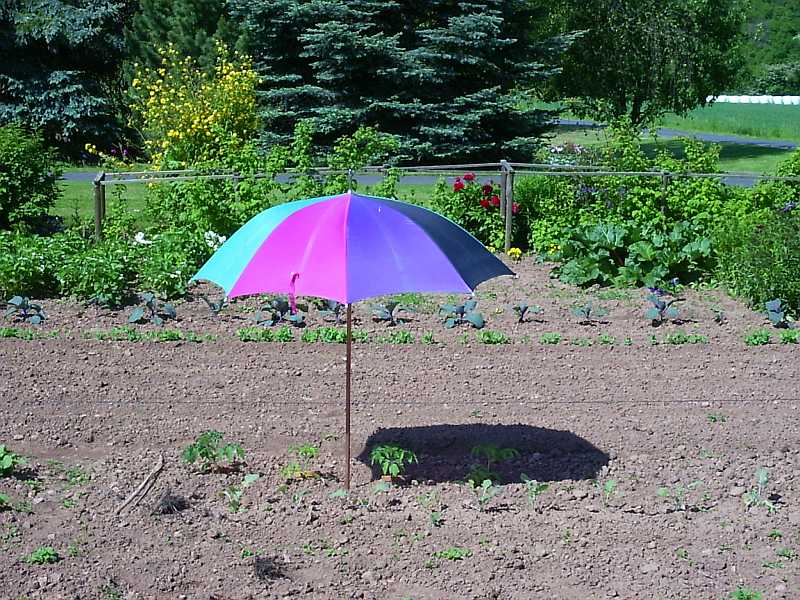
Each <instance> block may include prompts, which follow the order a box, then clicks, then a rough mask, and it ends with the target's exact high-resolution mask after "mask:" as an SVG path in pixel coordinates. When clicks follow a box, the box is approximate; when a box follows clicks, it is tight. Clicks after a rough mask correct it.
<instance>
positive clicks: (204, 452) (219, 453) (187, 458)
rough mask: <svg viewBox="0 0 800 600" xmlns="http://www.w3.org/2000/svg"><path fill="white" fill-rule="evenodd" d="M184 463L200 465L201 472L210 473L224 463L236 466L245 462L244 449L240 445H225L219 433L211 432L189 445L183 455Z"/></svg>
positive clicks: (200, 436) (203, 434)
mask: <svg viewBox="0 0 800 600" xmlns="http://www.w3.org/2000/svg"><path fill="white" fill-rule="evenodd" d="M181 458H183V461H184V462H185V463H188V464H190V465H193V464H194V463H196V462H199V463H200V470H201V471H202V472H208V471H210V470H212V469H218V468H219V466H220V463H222V461H227V462H228V463H229V464H230V465H232V466H233V465H235V464H236V462H237V461H239V460H244V449H243V448H242V446H241V445H240V444H237V443H232V442H231V443H227V444H223V435H222V434H221V433H220V432H219V431H214V430H209V431H204V432H203V433H201V434H200V435H199V436H198V437H197V440H196V441H195V442H194V443H193V444H189V445H188V446H186V448H185V449H184V450H183V454H182V455H181Z"/></svg>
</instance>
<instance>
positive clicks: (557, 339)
mask: <svg viewBox="0 0 800 600" xmlns="http://www.w3.org/2000/svg"><path fill="white" fill-rule="evenodd" d="M539 343H540V344H543V345H548V344H549V345H556V344H559V343H561V334H560V333H543V334H542V335H540V336H539Z"/></svg>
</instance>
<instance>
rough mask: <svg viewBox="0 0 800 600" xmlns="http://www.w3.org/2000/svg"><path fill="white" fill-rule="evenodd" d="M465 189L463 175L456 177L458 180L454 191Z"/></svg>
mask: <svg viewBox="0 0 800 600" xmlns="http://www.w3.org/2000/svg"><path fill="white" fill-rule="evenodd" d="M463 189H464V182H463V181H461V177H456V182H455V183H454V184H453V191H454V192H460V191H461V190H463Z"/></svg>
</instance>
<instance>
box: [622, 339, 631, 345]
mask: <svg viewBox="0 0 800 600" xmlns="http://www.w3.org/2000/svg"><path fill="white" fill-rule="evenodd" d="M622 345H623V346H633V340H632V339H631V338H629V337H626V338H625V339H624V340H622Z"/></svg>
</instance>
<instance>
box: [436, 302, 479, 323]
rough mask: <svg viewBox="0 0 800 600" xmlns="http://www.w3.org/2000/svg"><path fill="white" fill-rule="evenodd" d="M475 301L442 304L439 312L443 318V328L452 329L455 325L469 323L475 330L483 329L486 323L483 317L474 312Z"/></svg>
mask: <svg viewBox="0 0 800 600" xmlns="http://www.w3.org/2000/svg"><path fill="white" fill-rule="evenodd" d="M477 305H478V301H477V300H467V301H466V302H464V304H443V305H442V306H441V307H440V309H439V312H440V314H441V315H443V316H444V326H445V327H447V328H448V329H452V328H453V327H455V326H456V325H462V324H464V323H469V324H470V325H471V326H472V327H474V328H475V329H483V327H484V326H485V325H486V321H485V320H484V318H483V315H482V314H481V313H479V312H477V311H476V310H475V308H476V307H477Z"/></svg>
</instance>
